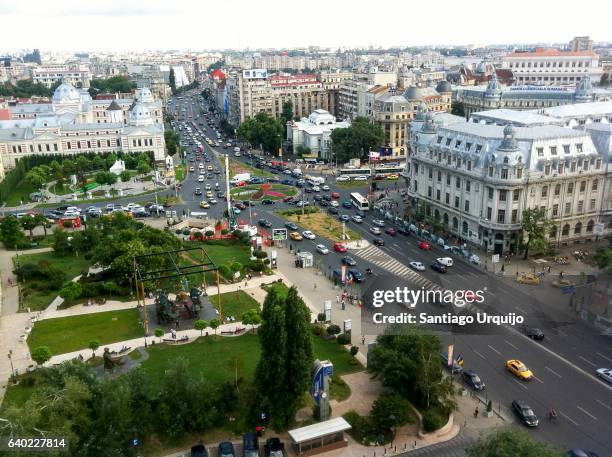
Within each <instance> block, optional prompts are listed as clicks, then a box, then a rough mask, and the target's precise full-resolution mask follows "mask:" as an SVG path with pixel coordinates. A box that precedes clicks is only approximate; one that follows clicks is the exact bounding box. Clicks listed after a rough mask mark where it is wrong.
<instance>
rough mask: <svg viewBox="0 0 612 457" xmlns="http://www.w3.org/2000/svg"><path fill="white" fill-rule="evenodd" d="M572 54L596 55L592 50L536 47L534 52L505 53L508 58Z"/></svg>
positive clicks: (566, 55) (569, 55)
mask: <svg viewBox="0 0 612 457" xmlns="http://www.w3.org/2000/svg"><path fill="white" fill-rule="evenodd" d="M572 56H576V57H578V56H581V57H587V56H588V57H597V54H595V53H594V52H593V51H559V50H558V49H544V48H536V50H535V51H534V52H512V53H510V54H508V55H506V57H509V58H519V57H521V58H522V57H527V58H532V57H533V58H536V57H572Z"/></svg>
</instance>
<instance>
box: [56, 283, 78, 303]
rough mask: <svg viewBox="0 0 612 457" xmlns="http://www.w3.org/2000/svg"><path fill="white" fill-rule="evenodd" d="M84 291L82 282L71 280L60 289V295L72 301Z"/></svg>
mask: <svg viewBox="0 0 612 457" xmlns="http://www.w3.org/2000/svg"><path fill="white" fill-rule="evenodd" d="M82 293H83V286H81V283H79V282H74V281H70V282H68V283H66V284H65V285H64V287H62V288H61V290H60V291H59V296H60V297H62V298H63V299H64V300H66V301H67V302H72V301H74V300H76V299H77V298H79V297H80V296H81V294H82Z"/></svg>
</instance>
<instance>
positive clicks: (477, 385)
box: [461, 370, 486, 391]
mask: <svg viewBox="0 0 612 457" xmlns="http://www.w3.org/2000/svg"><path fill="white" fill-rule="evenodd" d="M461 379H463V382H464V383H465V384H466V385H468V386H469V387H470V388H472V389H473V390H476V391H482V390H484V389H485V387H486V386H485V383H484V382H482V379H480V376H478V373H476V372H475V371H474V370H466V371H464V372H463V373H461Z"/></svg>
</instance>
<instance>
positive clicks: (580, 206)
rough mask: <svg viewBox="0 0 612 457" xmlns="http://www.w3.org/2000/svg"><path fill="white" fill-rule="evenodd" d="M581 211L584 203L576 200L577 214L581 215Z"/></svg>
mask: <svg viewBox="0 0 612 457" xmlns="http://www.w3.org/2000/svg"><path fill="white" fill-rule="evenodd" d="M583 209H584V202H583V201H582V200H578V207H577V212H578V213H582V210H583Z"/></svg>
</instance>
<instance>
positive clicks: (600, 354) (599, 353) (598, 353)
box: [595, 352, 612, 362]
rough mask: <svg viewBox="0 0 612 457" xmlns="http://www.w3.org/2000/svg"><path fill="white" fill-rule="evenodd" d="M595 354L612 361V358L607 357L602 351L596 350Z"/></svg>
mask: <svg viewBox="0 0 612 457" xmlns="http://www.w3.org/2000/svg"><path fill="white" fill-rule="evenodd" d="M595 354H597V355H598V356H599V357H601V358H602V359H606V360H607V361H608V362H612V359H611V358H609V357H606V356H605V355H603V354H602V353H601V352H596V353H595Z"/></svg>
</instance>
